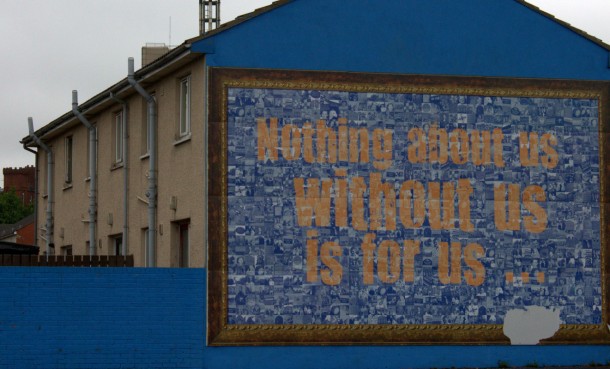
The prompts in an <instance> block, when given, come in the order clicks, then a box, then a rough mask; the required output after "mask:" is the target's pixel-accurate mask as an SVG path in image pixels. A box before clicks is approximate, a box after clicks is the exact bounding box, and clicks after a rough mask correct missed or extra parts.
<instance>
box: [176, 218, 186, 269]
mask: <svg viewBox="0 0 610 369" xmlns="http://www.w3.org/2000/svg"><path fill="white" fill-rule="evenodd" d="M189 225H190V221H189V220H188V219H187V220H182V221H178V222H173V223H172V245H173V246H172V259H173V260H172V266H173V267H178V268H188V267H189V242H190V237H189Z"/></svg>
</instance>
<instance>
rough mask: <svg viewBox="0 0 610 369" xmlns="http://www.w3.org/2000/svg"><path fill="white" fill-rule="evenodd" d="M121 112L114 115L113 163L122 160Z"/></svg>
mask: <svg viewBox="0 0 610 369" xmlns="http://www.w3.org/2000/svg"><path fill="white" fill-rule="evenodd" d="M123 129H124V127H123V112H118V113H116V114H115V115H114V127H113V131H114V140H113V143H114V163H122V162H123Z"/></svg>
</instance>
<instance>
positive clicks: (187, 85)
mask: <svg viewBox="0 0 610 369" xmlns="http://www.w3.org/2000/svg"><path fill="white" fill-rule="evenodd" d="M190 134H191V76H188V77H185V78H183V79H181V80H180V137H184V136H188V135H190Z"/></svg>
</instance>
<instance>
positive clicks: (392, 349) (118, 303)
mask: <svg viewBox="0 0 610 369" xmlns="http://www.w3.org/2000/svg"><path fill="white" fill-rule="evenodd" d="M205 286H206V281H205V270H204V269H161V268H159V269H144V268H48V267H36V268H26V267H4V268H0V368H1V369H5V368H18V369H21V368H104V369H107V368H231V369H239V368H244V369H247V368H248V369H249V368H252V369H254V368H277V369H313V368H325V369H333V368H334V369H343V368H353V369H360V368H371V369H372V368H376V369H381V368H407V367H409V368H418V367H419V368H429V367H493V366H497V365H498V362H499V361H503V362H505V363H507V364H509V365H510V366H523V365H527V364H529V365H534V364H537V365H549V366H550V365H578V364H590V363H593V362H595V363H602V364H605V363H607V362H608V361H609V360H610V347H608V346H544V347H537V346H520V347H510V346H441V347H439V346H356V347H241V348H239V347H214V348H211V347H205V345H204V337H205V328H204V323H205V322H204V314H205V304H204V301H205V299H204V296H205Z"/></svg>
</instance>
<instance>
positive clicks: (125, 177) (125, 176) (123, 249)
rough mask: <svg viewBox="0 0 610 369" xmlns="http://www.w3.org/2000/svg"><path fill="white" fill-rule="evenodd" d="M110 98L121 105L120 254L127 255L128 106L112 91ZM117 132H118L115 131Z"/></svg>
mask: <svg viewBox="0 0 610 369" xmlns="http://www.w3.org/2000/svg"><path fill="white" fill-rule="evenodd" d="M110 98H111V99H113V100H114V101H116V102H118V103H119V104H121V105H122V106H123V112H122V114H121V116H122V119H123V132H122V133H123V243H122V247H121V255H127V252H128V250H129V153H128V151H127V150H128V148H129V145H128V144H127V139H128V138H129V134H128V131H127V114H128V113H129V107H128V105H127V103H126V102H125V100H122V99H119V98H118V97H117V96H116V95H115V94H114V93H112V92H110ZM117 134H118V133H117Z"/></svg>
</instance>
